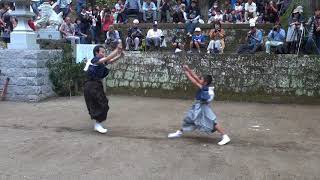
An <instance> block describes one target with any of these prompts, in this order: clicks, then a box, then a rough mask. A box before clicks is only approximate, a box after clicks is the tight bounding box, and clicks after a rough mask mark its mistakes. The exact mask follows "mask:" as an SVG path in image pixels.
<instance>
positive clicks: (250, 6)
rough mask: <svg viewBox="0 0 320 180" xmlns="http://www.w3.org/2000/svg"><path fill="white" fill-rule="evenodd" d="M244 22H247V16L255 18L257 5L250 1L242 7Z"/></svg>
mask: <svg viewBox="0 0 320 180" xmlns="http://www.w3.org/2000/svg"><path fill="white" fill-rule="evenodd" d="M244 11H245V12H244V20H245V22H248V20H249V16H250V15H251V16H252V17H253V18H255V17H257V5H256V3H254V2H253V1H252V0H248V2H247V3H246V4H245V5H244Z"/></svg>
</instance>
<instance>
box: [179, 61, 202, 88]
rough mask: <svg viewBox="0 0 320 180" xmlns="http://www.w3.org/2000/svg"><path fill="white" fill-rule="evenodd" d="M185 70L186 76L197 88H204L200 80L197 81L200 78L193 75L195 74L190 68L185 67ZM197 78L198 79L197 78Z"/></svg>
mask: <svg viewBox="0 0 320 180" xmlns="http://www.w3.org/2000/svg"><path fill="white" fill-rule="evenodd" d="M183 69H184V73H185V74H186V76H187V78H188V79H189V80H190V81H191V82H192V83H193V84H194V85H195V86H197V87H199V88H202V84H201V83H200V81H199V80H200V79H199V80H198V79H196V78H198V76H197V75H195V76H194V75H193V74H195V73H194V72H193V71H192V70H191V69H190V68H189V67H188V66H186V65H185V66H183ZM195 77H196V78H195Z"/></svg>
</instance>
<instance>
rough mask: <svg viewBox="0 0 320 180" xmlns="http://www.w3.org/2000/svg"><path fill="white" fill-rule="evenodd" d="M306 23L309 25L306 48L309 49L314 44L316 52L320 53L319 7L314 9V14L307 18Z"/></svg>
mask: <svg viewBox="0 0 320 180" xmlns="http://www.w3.org/2000/svg"><path fill="white" fill-rule="evenodd" d="M307 25H308V26H309V27H310V31H309V33H308V41H307V45H306V49H308V50H310V49H312V47H313V46H315V48H316V53H317V54H319V55H320V8H318V9H316V10H315V12H314V16H313V17H311V18H310V19H309V20H308V23H307Z"/></svg>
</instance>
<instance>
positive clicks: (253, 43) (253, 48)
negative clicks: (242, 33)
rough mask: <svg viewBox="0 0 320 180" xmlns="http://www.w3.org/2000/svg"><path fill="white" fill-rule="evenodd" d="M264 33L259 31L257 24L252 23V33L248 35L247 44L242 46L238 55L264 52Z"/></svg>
mask: <svg viewBox="0 0 320 180" xmlns="http://www.w3.org/2000/svg"><path fill="white" fill-rule="evenodd" d="M262 44H263V33H262V31H261V30H260V29H257V28H256V26H255V23H254V22H252V23H250V31H249V32H248V33H247V37H246V43H245V44H243V45H241V46H240V47H239V49H238V51H237V53H238V54H247V53H250V54H254V53H256V52H257V51H259V50H262Z"/></svg>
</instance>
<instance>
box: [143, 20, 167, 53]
mask: <svg viewBox="0 0 320 180" xmlns="http://www.w3.org/2000/svg"><path fill="white" fill-rule="evenodd" d="M162 38H163V33H162V30H161V29H158V22H157V21H155V22H154V23H153V28H152V29H150V30H149V31H148V33H147V37H146V46H147V49H150V47H151V45H152V44H153V45H154V46H155V47H156V48H160V44H161V39H162Z"/></svg>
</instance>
